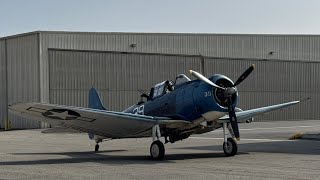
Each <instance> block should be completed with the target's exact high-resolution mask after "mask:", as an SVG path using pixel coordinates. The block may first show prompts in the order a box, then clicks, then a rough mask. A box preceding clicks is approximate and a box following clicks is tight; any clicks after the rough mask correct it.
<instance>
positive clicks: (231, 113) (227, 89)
mask: <svg viewBox="0 0 320 180" xmlns="http://www.w3.org/2000/svg"><path fill="white" fill-rule="evenodd" d="M254 68H255V65H254V64H252V65H251V66H250V67H249V68H248V69H247V70H246V71H245V72H244V73H242V75H241V76H240V77H239V78H238V79H237V81H236V82H235V83H234V85H233V86H231V87H221V86H218V85H216V84H215V83H213V82H212V81H210V80H209V79H208V78H206V77H204V76H203V75H202V74H200V73H198V72H196V71H193V70H190V74H191V75H193V76H194V77H196V78H197V79H199V80H201V81H203V82H205V83H207V84H209V85H211V86H213V87H215V88H219V89H222V90H224V96H225V97H226V99H227V101H228V102H227V106H228V114H229V117H230V124H231V127H232V130H233V133H234V136H235V137H236V138H237V140H238V141H239V140H240V133H239V127H238V121H237V116H236V113H235V107H234V106H233V102H232V95H233V94H235V93H237V89H236V88H235V87H236V86H237V85H239V84H240V83H241V82H242V81H243V80H244V79H246V78H247V77H248V76H249V75H250V74H251V72H252V71H253V69H254Z"/></svg>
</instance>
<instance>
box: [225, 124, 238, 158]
mask: <svg viewBox="0 0 320 180" xmlns="http://www.w3.org/2000/svg"><path fill="white" fill-rule="evenodd" d="M231 134H232V133H231ZM223 140H224V142H223V152H224V154H225V155H226V156H234V155H236V154H237V152H238V145H237V142H236V141H235V140H234V139H233V138H228V134H227V123H223Z"/></svg>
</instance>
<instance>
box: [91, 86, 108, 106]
mask: <svg viewBox="0 0 320 180" xmlns="http://www.w3.org/2000/svg"><path fill="white" fill-rule="evenodd" d="M88 106H89V108H91V109H100V110H106V108H105V107H103V105H102V103H101V100H100V97H99V95H98V93H97V91H96V89H95V88H91V89H90V91H89V105H88Z"/></svg>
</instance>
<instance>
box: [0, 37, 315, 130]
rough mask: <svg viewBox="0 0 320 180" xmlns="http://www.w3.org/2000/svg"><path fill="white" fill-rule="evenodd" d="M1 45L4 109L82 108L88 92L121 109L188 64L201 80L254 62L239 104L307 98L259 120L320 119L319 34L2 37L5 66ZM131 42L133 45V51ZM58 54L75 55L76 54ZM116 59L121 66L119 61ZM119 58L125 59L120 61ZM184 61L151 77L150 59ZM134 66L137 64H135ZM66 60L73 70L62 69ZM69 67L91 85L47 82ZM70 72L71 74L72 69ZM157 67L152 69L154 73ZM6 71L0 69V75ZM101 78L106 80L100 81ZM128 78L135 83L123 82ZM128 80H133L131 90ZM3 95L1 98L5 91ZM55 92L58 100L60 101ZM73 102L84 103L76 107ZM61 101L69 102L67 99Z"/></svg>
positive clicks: (19, 124) (15, 122)
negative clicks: (19, 105) (20, 105)
mask: <svg viewBox="0 0 320 180" xmlns="http://www.w3.org/2000/svg"><path fill="white" fill-rule="evenodd" d="M4 40H6V41H7V52H8V53H7V59H8V80H9V81H8V89H9V94H8V96H9V104H10V103H15V102H22V101H23V102H24V101H40V102H61V103H64V104H65V103H70V104H72V105H81V106H86V104H87V95H86V92H85V91H87V90H88V89H89V88H90V87H91V86H98V89H99V90H100V91H101V93H102V96H103V97H104V100H105V101H107V104H108V105H109V106H111V107H112V108H114V110H120V109H122V108H123V107H124V106H126V105H128V104H131V103H132V102H135V101H136V100H137V99H136V98H138V95H139V93H137V92H136V88H137V87H139V88H140V86H143V87H141V88H142V89H146V90H148V89H149V88H150V86H152V85H153V84H154V83H157V82H159V81H162V80H164V79H172V78H174V76H175V75H176V74H177V73H178V72H177V70H178V71H181V72H186V71H187V70H188V69H189V68H191V67H188V66H189V65H190V64H191V65H192V66H197V68H198V70H199V71H204V72H205V74H206V75H210V74H212V73H222V74H226V75H228V76H230V77H231V78H232V79H234V80H235V79H236V78H237V77H238V76H239V75H240V74H241V73H242V72H243V71H244V70H245V69H246V68H247V67H248V66H249V65H250V64H252V63H256V64H257V69H256V71H255V72H254V77H249V79H250V78H253V79H254V80H253V82H254V87H252V86H251V85H252V84H251V83H253V82H252V81H250V82H249V79H248V80H246V82H243V84H241V85H240V86H239V89H240V92H242V93H241V94H240V102H239V105H240V106H242V107H243V108H244V109H246V108H253V107H256V106H264V105H266V104H273V103H278V102H282V101H286V100H291V99H296V98H305V97H311V98H312V99H311V100H310V101H309V102H306V103H305V104H306V105H305V107H304V105H299V107H297V106H296V107H294V109H295V110H296V111H290V112H292V114H289V113H287V114H282V113H276V114H271V115H266V116H264V119H279V117H280V118H281V119H291V118H297V117H299V118H300V117H301V118H304V119H309V118H310V119H319V118H320V117H319V114H318V109H319V107H318V100H319V95H318V94H317V92H316V89H318V87H319V85H318V83H317V80H316V77H317V76H318V69H319V64H318V62H319V60H320V51H319V49H320V36H318V35H225V34H170V33H168V34H159V33H150V34H148V33H75V32H35V33H28V34H24V35H19V36H14V37H7V38H2V39H0V41H1V43H0V46H1V48H0V53H1V56H0V58H2V59H1V63H3V46H4V44H3V42H4ZM132 44H135V45H136V46H135V47H132V46H131V45H132ZM49 49H51V50H49ZM53 49H55V50H53ZM59 49H60V50H59ZM61 50H77V51H79V50H80V51H81V52H66V51H61ZM85 51H88V52H85ZM89 51H94V52H89ZM96 51H101V52H100V53H99V52H96ZM106 51H107V52H106ZM49 52H50V58H49ZM108 52H109V53H108ZM111 52H128V53H136V54H119V53H111ZM270 52H272V53H270ZM74 53H75V54H74ZM146 53H147V54H149V55H147V54H146ZM152 54H153V55H152ZM67 55H68V56H70V58H71V60H70V61H66V62H60V61H59V60H58V59H59V58H63V59H66V60H67V59H68V57H67ZM186 55H191V56H186ZM200 55H201V56H203V57H204V61H199V60H200V59H201V57H200ZM195 56H199V57H195ZM105 58H108V59H111V60H109V61H110V62H111V65H110V64H108V63H106V62H107V61H104V59H105ZM49 59H50V61H49ZM77 59H79V61H77ZM119 59H120V60H121V61H118V60H119ZM122 59H124V60H123V61H122ZM182 59H187V64H185V65H184V66H177V67H176V68H178V69H177V70H176V69H174V68H173V69H167V71H166V72H169V73H170V76H167V77H165V76H164V75H160V76H159V77H156V75H157V74H155V73H153V72H151V71H150V70H151V69H152V68H154V67H152V64H149V61H153V60H154V61H155V62H157V63H158V65H157V66H159V67H161V68H163V67H164V66H162V64H160V65H159V63H163V62H165V63H169V64H170V63H172V62H171V61H174V62H175V61H177V62H178V61H179V62H180V63H184V60H182ZM51 60H52V61H51ZM90 60H92V61H96V63H97V64H95V63H91V61H90ZM137 61H138V62H139V63H137V64H136V63H135V62H137ZM49 62H50V65H49ZM70 62H72V64H63V63H70ZM133 62H134V63H133ZM199 62H204V65H199ZM59 63H60V65H59ZM103 63H105V64H103ZM74 64H76V65H77V66H78V68H79V69H80V70H81V68H80V66H82V65H83V64H85V65H88V67H86V68H89V69H82V70H83V71H84V72H83V73H80V72H78V71H79V69H74V70H73V71H72V73H76V74H78V76H79V77H82V76H83V75H82V74H87V75H88V76H86V77H85V78H86V80H88V81H92V82H93V83H94V84H90V83H89V84H88V82H85V81H80V80H79V79H77V77H76V76H72V73H71V72H70V73H71V74H68V77H69V78H68V82H66V83H69V85H67V84H59V81H60V79H61V78H62V79H61V81H62V80H63V77H61V76H60V75H58V76H59V78H60V79H56V80H54V79H52V78H54V77H52V76H53V75H51V76H50V73H53V72H54V71H56V70H54V71H53V70H52V71H49V69H50V68H51V66H54V67H56V68H58V69H57V70H58V71H63V67H60V66H62V65H69V66H71V65H74ZM143 64H147V66H151V68H150V67H149V68H144V66H143ZM127 65H128V66H130V67H134V68H132V70H130V71H129V72H126V71H125V72H123V73H120V74H121V76H116V77H114V76H113V75H114V73H118V72H115V70H114V69H116V68H115V67H119V66H121V67H123V66H127ZM49 66H50V68H49ZM107 66H108V67H109V66H110V67H114V69H113V68H111V69H108V67H107ZM101 67H105V68H101ZM203 67H204V70H203V69H202V68H203ZM70 68H71V69H72V66H71V67H70ZM157 68H158V67H157ZM157 68H155V69H154V70H155V71H156V70H157ZM192 68H194V67H192ZM197 68H194V69H197ZM136 69H143V73H142V74H135V73H138V72H133V71H137V70H136ZM120 70H121V69H119V71H120ZM131 71H132V72H133V73H132V72H131ZM3 72H4V71H3V66H2V67H1V73H3ZM110 72H112V73H110ZM65 73H67V72H65ZM158 73H161V72H158ZM145 74H148V75H150V79H146V82H140V81H141V79H142V78H143V77H144V75H145ZM1 75H2V74H1ZM131 75H132V76H131ZM152 75H153V76H154V77H153V76H152ZM49 77H50V78H49ZM101 77H104V78H105V79H103V80H102V78H101ZM1 78H4V76H1ZM112 78H115V79H116V80H120V79H125V81H112ZM118 78H119V79H118ZM127 78H132V79H130V80H127ZM148 78H149V76H148ZM51 81H52V82H51ZM133 81H138V82H135V83H136V84H135V83H133ZM263 82H265V83H263ZM70 83H71V84H70ZM78 83H79V84H78ZM114 83H115V84H114ZM96 84H97V85H96ZM109 84H111V86H112V87H110V85H109ZM300 85H301V86H300ZM78 86H79V87H78ZM272 87H274V88H272ZM303 87H307V88H306V89H304V88H303ZM119 88H120V89H119ZM49 89H50V90H49ZM127 89H129V90H127ZM110 90H112V91H110ZM118 90H121V91H123V92H126V93H120V94H121V95H122V96H121V95H120V96H118V95H119V92H117V91H118ZM263 90H264V91H263ZM1 92H2V93H3V86H2V87H1ZM71 92H76V95H72V93H71ZM284 92H285V93H284ZM59 93H60V94H62V95H63V96H62V97H59V96H58V94H59ZM117 93H118V94H117ZM2 96H3V95H2ZM78 97H82V98H83V99H80V100H79V101H77V100H76V99H77V98H78ZM65 98H66V99H68V98H69V99H68V100H64V99H65ZM70 98H71V99H70ZM3 106H4V103H3V102H1V103H0V110H1V107H2V108H3ZM113 106H114V107H113ZM0 113H1V112H0ZM0 117H1V115H0ZM9 118H10V119H11V120H12V127H14V128H20V127H23V128H28V127H45V126H46V125H45V124H38V123H37V122H31V123H29V122H27V121H25V120H22V119H18V118H16V117H12V116H11V117H9Z"/></svg>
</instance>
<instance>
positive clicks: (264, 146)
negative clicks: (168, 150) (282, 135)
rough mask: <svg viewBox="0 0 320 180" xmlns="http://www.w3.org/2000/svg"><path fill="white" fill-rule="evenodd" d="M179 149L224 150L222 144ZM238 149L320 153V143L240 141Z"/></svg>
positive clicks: (302, 141)
mask: <svg viewBox="0 0 320 180" xmlns="http://www.w3.org/2000/svg"><path fill="white" fill-rule="evenodd" d="M178 149H193V150H209V151H210V150H213V151H217V150H218V151H219V150H220V151H222V147H221V145H219V146H197V147H181V148H178ZM238 150H239V152H240V153H241V152H247V153H250V152H264V153H285V154H305V155H320V143H319V142H318V141H310V140H295V141H277V142H256V143H245V144H244V143H243V144H242V143H240V144H239V145H238ZM238 154H239V153H238Z"/></svg>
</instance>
